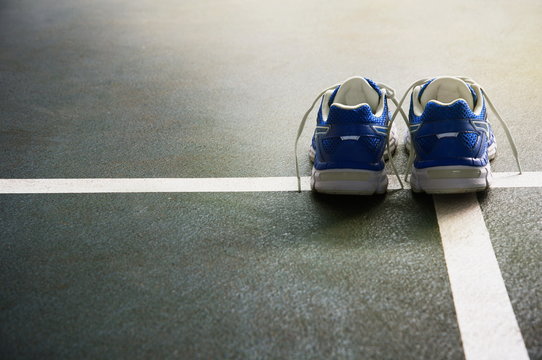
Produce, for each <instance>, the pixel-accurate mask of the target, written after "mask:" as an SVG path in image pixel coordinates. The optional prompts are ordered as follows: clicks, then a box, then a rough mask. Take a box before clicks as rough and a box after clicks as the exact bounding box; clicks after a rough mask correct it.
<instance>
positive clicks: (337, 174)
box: [311, 168, 388, 195]
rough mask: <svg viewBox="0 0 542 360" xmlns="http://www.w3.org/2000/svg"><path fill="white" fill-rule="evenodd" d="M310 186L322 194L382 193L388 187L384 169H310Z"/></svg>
mask: <svg viewBox="0 0 542 360" xmlns="http://www.w3.org/2000/svg"><path fill="white" fill-rule="evenodd" d="M311 188H312V189H313V190H314V191H317V192H319V193H323V194H345V195H373V194H383V193H385V192H386V190H387V188H388V177H387V175H386V173H385V171H384V170H382V171H371V170H358V169H329V170H316V169H314V168H313V169H312V174H311Z"/></svg>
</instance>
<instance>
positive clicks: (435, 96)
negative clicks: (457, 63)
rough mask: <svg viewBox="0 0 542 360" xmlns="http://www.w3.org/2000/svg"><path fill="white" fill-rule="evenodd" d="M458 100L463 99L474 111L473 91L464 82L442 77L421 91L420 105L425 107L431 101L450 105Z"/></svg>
mask: <svg viewBox="0 0 542 360" xmlns="http://www.w3.org/2000/svg"><path fill="white" fill-rule="evenodd" d="M457 99H463V100H465V102H466V103H467V104H468V105H469V108H470V109H471V110H473V109H474V96H473V92H472V89H471V88H470V87H469V86H468V85H467V83H465V82H464V81H463V80H460V79H458V78H453V77H440V78H436V79H435V80H433V81H431V82H430V83H429V84H428V85H426V86H425V87H423V88H422V90H421V91H420V103H421V104H422V106H424V107H425V105H427V103H428V102H430V101H438V102H440V103H444V104H450V103H452V102H454V101H455V100H457Z"/></svg>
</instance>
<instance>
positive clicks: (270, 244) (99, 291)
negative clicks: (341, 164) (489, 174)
mask: <svg viewBox="0 0 542 360" xmlns="http://www.w3.org/2000/svg"><path fill="white" fill-rule="evenodd" d="M541 18H542V2H540V1H535V0H520V1H516V2H512V1H486V0H482V1H476V2H473V1H470V0H461V1H448V2H440V1H430V0H427V1H408V2H399V1H392V0H385V1H320V0H318V1H300V0H290V1H273V2H262V1H248V0H247V1H235V0H225V1H217V0H215V1H208V0H202V1H173V0H164V1H150V0H141V1H137V0H135V1H127V0H95V1H69V0H43V1H30V0H3V1H0V178H9V179H14V178H108V177H112V178H121V177H122V178H136V177H137V178H162V177H173V178H175V177H180V178H184V177H196V178H197V177H267V176H293V175H295V168H294V154H293V144H294V139H295V135H296V130H297V126H298V124H299V121H300V120H301V116H302V115H303V113H304V112H305V111H306V109H307V108H308V107H309V105H310V103H311V102H312V100H313V99H314V97H315V96H316V95H317V94H318V92H319V91H320V90H321V89H323V88H326V87H327V86H330V85H333V84H335V83H336V82H338V81H341V80H344V79H345V78H347V77H349V76H352V75H362V76H366V77H369V78H371V79H374V80H376V81H381V82H384V83H386V84H389V85H391V86H392V87H394V88H395V89H396V90H397V92H398V93H402V91H404V90H405V89H406V88H407V87H408V86H409V85H410V83H412V82H413V81H415V80H418V79H419V78H424V77H430V76H435V75H466V76H470V77H472V78H474V79H475V80H476V81H477V82H478V83H480V84H481V85H483V86H484V88H485V89H486V90H487V92H488V94H489V95H490V96H491V99H492V101H493V103H494V104H495V105H496V106H497V108H498V109H499V111H500V113H501V115H502V116H503V118H504V119H505V120H506V121H507V122H508V124H509V126H510V129H511V131H512V133H513V134H514V136H515V139H516V143H517V146H518V149H519V152H520V157H521V160H522V164H523V167H524V170H526V171H542V163H541V161H540V159H541V158H542V147H541V146H539V144H540V141H539V139H540V137H541V136H542V127H540V126H539V120H540V119H539V117H540V114H541V113H542V105H541V104H542V102H541V101H540V96H541V95H542V87H541V85H540V84H541V83H542V52H541V51H540V49H541V48H542V37H541V36H540V34H541V33H542V22H541V21H540V19H541ZM313 121H314V117H313V115H311V118H310V120H309V121H308V125H307V129H306V131H305V133H304V135H303V136H302V138H301V144H302V148H305V146H308V143H309V139H310V135H311V134H310V133H311V130H312V126H314V125H313ZM401 126H402V127H401V129H402V131H403V132H404V125H401ZM494 129H495V133H496V137H497V141H498V143H499V155H498V158H497V159H496V160H495V161H494V162H493V164H492V167H493V170H494V171H497V172H508V171H514V170H515V163H514V158H513V156H512V154H511V152H510V147H509V146H508V144H507V143H506V137H505V134H504V131H503V129H502V128H501V127H500V126H498V124H496V125H495V126H494ZM300 159H301V171H302V173H303V175H305V176H306V175H309V173H310V167H311V165H310V163H309V161H308V158H307V157H306V154H304V153H303V154H302V156H301V157H300ZM396 162H397V166H398V167H399V168H400V169H404V167H405V166H406V156H405V155H404V146H400V147H399V150H398V156H397V160H396ZM478 200H479V202H480V206H481V208H482V212H483V216H484V220H485V222H486V226H487V228H488V230H489V233H490V236H491V241H492V243H493V248H494V251H495V254H496V256H497V260H498V263H499V267H500V269H501V272H502V276H503V279H504V282H505V285H506V289H507V291H508V295H509V297H510V301H511V303H512V307H513V310H514V313H515V316H516V318H517V322H518V325H519V327H520V329H521V333H522V335H523V339H524V341H525V345H526V347H527V350H528V352H529V356H530V357H531V359H542V294H541V292H542V280H541V279H542V266H541V259H542V242H541V239H542V220H541V219H542V205H541V204H542V189H541V188H503V189H491V190H489V191H488V192H487V193H482V194H479V195H478ZM0 229H1V237H0V358H2V359H48V358H68V359H81V358H93V359H94V358H95V359H121V358H122V359H156V358H166V359H168V358H171V359H175V358H182V359H222V358H227V359H463V358H464V357H465V355H464V352H463V347H462V342H461V337H460V332H459V328H458V324H457V319H456V313H455V309H454V303H453V294H452V292H451V289H450V283H449V279H448V274H447V269H446V263H445V260H444V254H443V249H442V245H441V239H440V234H439V227H438V224H437V218H436V215H435V209H434V207H433V200H432V198H431V196H427V195H414V194H412V193H411V192H410V191H408V190H403V191H394V192H390V193H388V194H387V195H383V196H376V197H348V196H346V197H345V196H339V197H337V196H335V197H334V196H322V195H317V194H313V193H311V192H303V193H295V192H268V193H263V192H262V193H192V194H188V193H133V194H129V193H128V194H120V193H115V194H19V195H0Z"/></svg>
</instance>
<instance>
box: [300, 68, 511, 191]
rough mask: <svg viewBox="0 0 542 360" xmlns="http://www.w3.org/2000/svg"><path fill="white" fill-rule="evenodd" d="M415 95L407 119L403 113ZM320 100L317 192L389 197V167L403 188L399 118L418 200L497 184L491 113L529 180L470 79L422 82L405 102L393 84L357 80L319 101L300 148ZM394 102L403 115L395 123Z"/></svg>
mask: <svg viewBox="0 0 542 360" xmlns="http://www.w3.org/2000/svg"><path fill="white" fill-rule="evenodd" d="M409 93H410V110H409V113H408V115H407V114H406V113H405V112H404V111H403V109H402V105H403V102H404V101H405V99H406V98H407V95H408V94H409ZM320 99H321V102H320V108H319V110H318V115H317V119H316V129H315V131H314V135H313V137H312V142H311V145H310V148H309V157H310V159H311V161H312V162H313V164H314V165H313V168H312V174H311V188H312V189H313V190H314V191H317V192H320V193H328V194H358V195H372V194H382V193H385V192H386V190H387V187H388V176H387V173H386V170H385V160H387V159H389V160H390V163H391V165H392V167H393V170H394V172H395V175H396V176H397V179H398V181H399V183H400V185H401V187H403V183H402V181H401V178H400V176H399V174H398V172H397V170H396V168H395V166H394V164H393V160H392V156H393V153H394V152H395V150H396V148H397V145H398V143H399V140H398V135H397V131H396V129H395V124H394V121H395V118H396V116H397V115H398V114H400V115H401V116H402V117H403V119H404V120H405V122H406V124H407V126H408V130H409V131H408V133H407V135H406V139H405V144H406V150H407V151H408V152H409V160H408V163H407V171H406V175H405V180H407V177H408V174H410V187H411V189H412V190H413V191H414V192H426V193H430V194H438V193H465V192H474V191H483V190H485V189H487V188H488V187H489V186H490V184H491V180H492V173H491V167H490V163H489V162H490V160H492V159H493V158H495V156H496V152H497V144H496V142H495V136H494V134H493V130H492V128H491V125H490V123H489V121H488V119H487V108H486V106H488V107H489V108H490V109H491V110H492V111H493V113H494V114H495V116H496V118H497V119H498V120H499V121H500V122H501V124H502V125H503V128H504V130H505V133H506V135H507V137H508V140H509V141H510V144H511V148H512V151H513V153H514V156H515V158H516V162H517V165H518V168H519V171H520V173H521V167H520V164H519V160H518V157H517V150H516V147H515V144H514V142H513V139H512V137H511V135H510V132H509V130H508V127H507V125H506V123H505V122H504V121H503V120H502V118H501V117H500V115H499V114H498V112H497V111H496V110H495V107H494V106H493V104H492V103H491V100H489V98H488V96H487V94H486V92H485V91H484V90H483V89H482V88H481V87H480V85H478V84H477V83H476V82H474V81H473V80H471V79H469V78H465V77H451V76H442V77H436V78H432V79H423V80H420V81H417V82H415V83H414V84H412V85H411V86H410V88H409V89H408V90H407V91H406V92H405V95H404V96H403V97H402V99H401V100H400V101H399V102H398V101H397V99H396V98H395V91H394V90H393V89H392V88H390V87H389V86H387V85H385V84H382V83H376V82H374V81H372V80H369V79H367V78H363V77H352V78H349V79H347V80H345V81H344V82H342V83H340V84H337V85H334V86H332V87H329V88H327V89H325V90H324V91H322V92H321V93H320V94H319V95H318V96H317V97H316V100H315V101H314V103H313V104H312V106H311V108H310V109H309V110H308V111H307V112H306V113H305V116H304V118H303V120H302V122H301V125H300V127H299V130H298V137H297V140H298V139H299V136H300V135H301V132H302V131H303V128H304V125H305V121H306V119H307V117H308V115H309V113H310V112H311V110H312V108H313V107H314V106H315V105H316V103H317V102H318V100H320ZM388 99H391V100H392V101H393V102H394V104H395V108H396V110H395V112H394V114H393V115H392V116H390V111H389V108H388V103H387V100H388ZM297 140H296V170H297V174H298V180H299V166H298V164H297ZM298 184H300V182H298ZM299 186H300V185H299Z"/></svg>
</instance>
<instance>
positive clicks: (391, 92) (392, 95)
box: [294, 83, 408, 192]
mask: <svg viewBox="0 0 542 360" xmlns="http://www.w3.org/2000/svg"><path fill="white" fill-rule="evenodd" d="M376 85H377V86H378V87H379V88H381V89H384V91H385V95H386V96H388V97H389V98H390V99H391V101H392V102H393V103H394V104H395V106H396V107H397V109H396V110H395V113H394V116H396V114H397V112H398V111H400V112H401V115H402V116H403V119H404V120H405V122H407V123H408V118H407V117H406V114H405V112H404V111H403V109H402V108H401V107H400V105H399V103H398V102H397V99H396V98H395V90H393V89H392V88H391V87H389V86H388V85H386V84H383V83H376ZM339 86H341V83H338V84H335V85H333V86H330V87H328V88H327V89H324V90H322V91H321V92H320V93H319V94H318V95H317V96H316V98H315V99H314V101H313V102H312V105H311V106H310V107H309V109H308V110H307V111H306V112H305V115H303V118H302V119H301V123H300V124H299V128H298V129H297V136H296V138H295V149H294V152H295V173H296V176H297V191H298V192H301V176H300V175H299V161H298V156H297V145H298V142H299V138H300V137H301V134H302V133H303V129H304V128H305V123H306V122H307V118H308V117H309V114H310V113H311V111H312V109H313V108H314V106H315V105H316V103H317V102H318V100H320V98H321V97H322V96H323V95H324V94H325V93H326V92H327V91H329V90H335V89H336V88H337V87H339ZM405 96H406V95H405ZM401 103H402V102H401ZM392 124H393V121H390V122H389V124H388V136H387V147H388V157H389V161H390V164H391V167H392V169H393V172H394V174H395V176H396V177H397V179H398V180H399V184H401V189H402V188H403V182H402V181H401V177H400V176H399V173H398V172H397V169H396V167H395V164H394V162H393V154H392V151H391V147H390V134H391V125H392Z"/></svg>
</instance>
